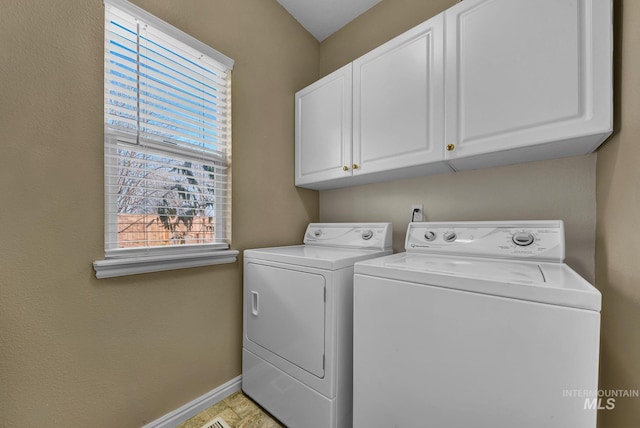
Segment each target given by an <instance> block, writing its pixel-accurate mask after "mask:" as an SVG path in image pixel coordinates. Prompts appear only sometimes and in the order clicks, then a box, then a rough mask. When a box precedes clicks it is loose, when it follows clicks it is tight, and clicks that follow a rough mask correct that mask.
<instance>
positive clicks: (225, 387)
mask: <svg viewBox="0 0 640 428" xmlns="http://www.w3.org/2000/svg"><path fill="white" fill-rule="evenodd" d="M241 388H242V376H238V377H236V378H233V379H231V380H230V381H229V382H227V383H225V384H222V385H220V386H219V387H217V388H216V389H214V390H211V391H209V392H207V393H206V394H204V395H201V396H200V397H198V398H196V399H195V400H193V401H190V402H189V403H187V404H185V405H184V406H182V407H180V408H178V409H176V410H174V411H172V412H170V413H167V414H166V415H164V416H162V417H161V418H159V419H156V420H155V421H153V422H151V423H148V424H147V425H145V426H143V427H142V428H175V427H176V426H177V425H179V424H181V423H182V422H184V421H186V420H187V419H189V418H191V417H193V416H195V415H197V414H198V413H200V412H202V411H203V410H204V409H206V408H208V407H211V406H213V405H214V404H216V403H217V402H218V401H221V400H223V399H225V398H227V397H228V396H230V395H231V394H233V393H234V392H236V391H240V389H241Z"/></svg>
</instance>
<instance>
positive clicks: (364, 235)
mask: <svg viewBox="0 0 640 428" xmlns="http://www.w3.org/2000/svg"><path fill="white" fill-rule="evenodd" d="M372 237H373V231H372V230H365V231H364V232H362V239H364V240H365V241H368V240H369V239H371V238H372Z"/></svg>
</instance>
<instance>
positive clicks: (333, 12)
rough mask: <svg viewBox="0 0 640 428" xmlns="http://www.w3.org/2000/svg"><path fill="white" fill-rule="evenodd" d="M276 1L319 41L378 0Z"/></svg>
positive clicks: (378, 0)
mask: <svg viewBox="0 0 640 428" xmlns="http://www.w3.org/2000/svg"><path fill="white" fill-rule="evenodd" d="M277 1H278V3H280V4H281V5H282V7H284V8H285V9H286V10H287V11H288V12H289V13H290V14H291V15H292V16H293V17H294V18H295V19H296V20H297V21H298V22H299V23H300V24H302V26H303V27H304V28H306V29H307V31H308V32H310V33H311V34H313V36H314V37H315V38H316V39H317V40H318V41H319V42H321V41H323V40H324V39H326V38H327V37H329V36H330V35H332V34H333V33H335V32H336V31H338V30H339V29H341V28H342V27H344V26H345V25H347V24H348V23H349V22H351V21H353V20H354V19H355V18H356V17H358V16H359V15H361V14H362V13H364V12H366V11H367V10H369V9H371V7H373V6H374V5H376V4H377V3H379V2H380V0H277Z"/></svg>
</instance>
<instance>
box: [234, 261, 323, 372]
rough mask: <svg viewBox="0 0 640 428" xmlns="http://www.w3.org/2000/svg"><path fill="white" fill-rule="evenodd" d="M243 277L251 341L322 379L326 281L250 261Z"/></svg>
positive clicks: (303, 273) (313, 274)
mask: <svg viewBox="0 0 640 428" xmlns="http://www.w3.org/2000/svg"><path fill="white" fill-rule="evenodd" d="M244 274H245V290H244V293H245V296H244V304H245V311H246V335H247V339H248V340H250V341H251V342H253V343H255V344H257V345H259V346H260V347H262V348H264V349H266V350H267V351H269V352H271V353H273V354H275V355H277V356H279V357H281V358H283V359H285V360H287V361H289V362H290V363H292V364H294V365H296V366H298V367H300V368H301V369H303V370H305V371H307V372H309V373H311V374H313V375H314V376H317V377H319V378H323V377H324V374H325V368H324V355H325V303H326V302H325V288H326V281H325V278H324V276H322V275H320V274H317V273H311V272H304V271H300V270H294V269H289V268H283V267H277V266H269V265H262V264H257V263H251V262H249V263H247V265H246V269H245V272H244Z"/></svg>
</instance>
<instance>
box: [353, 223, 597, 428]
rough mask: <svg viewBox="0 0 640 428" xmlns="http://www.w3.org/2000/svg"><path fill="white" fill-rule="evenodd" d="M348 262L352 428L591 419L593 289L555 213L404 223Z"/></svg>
mask: <svg viewBox="0 0 640 428" xmlns="http://www.w3.org/2000/svg"><path fill="white" fill-rule="evenodd" d="M405 248H406V250H407V252H406V253H399V254H394V255H391V256H387V257H382V258H378V259H375V260H370V261H364V262H359V263H357V264H356V265H355V275H354V277H355V279H354V390H353V391H354V392H353V394H354V398H353V399H354V427H355V428H365V427H366V428H370V427H394V426H395V427H403V428H410V427H416V428H418V427H419V428H423V427H435V428H469V427H473V428H484V427H486V428H514V427H518V428H540V427H544V428H593V427H595V426H596V408H595V407H596V406H594V404H595V402H593V399H592V398H588V399H587V398H585V395H584V393H585V391H588V392H590V393H595V392H596V391H597V389H598V355H599V350H598V348H599V334H600V302H601V296H600V293H599V292H598V290H596V289H595V288H594V287H593V286H592V285H591V284H589V283H588V282H587V281H586V280H584V279H583V278H582V277H580V276H579V275H578V274H576V273H575V272H574V271H573V270H572V269H571V268H569V267H568V266H567V265H565V264H564V263H563V260H564V227H563V223H562V222H560V221H530V222H500V223H497V222H456V223H411V224H409V227H408V230H407V236H406V242H405Z"/></svg>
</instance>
